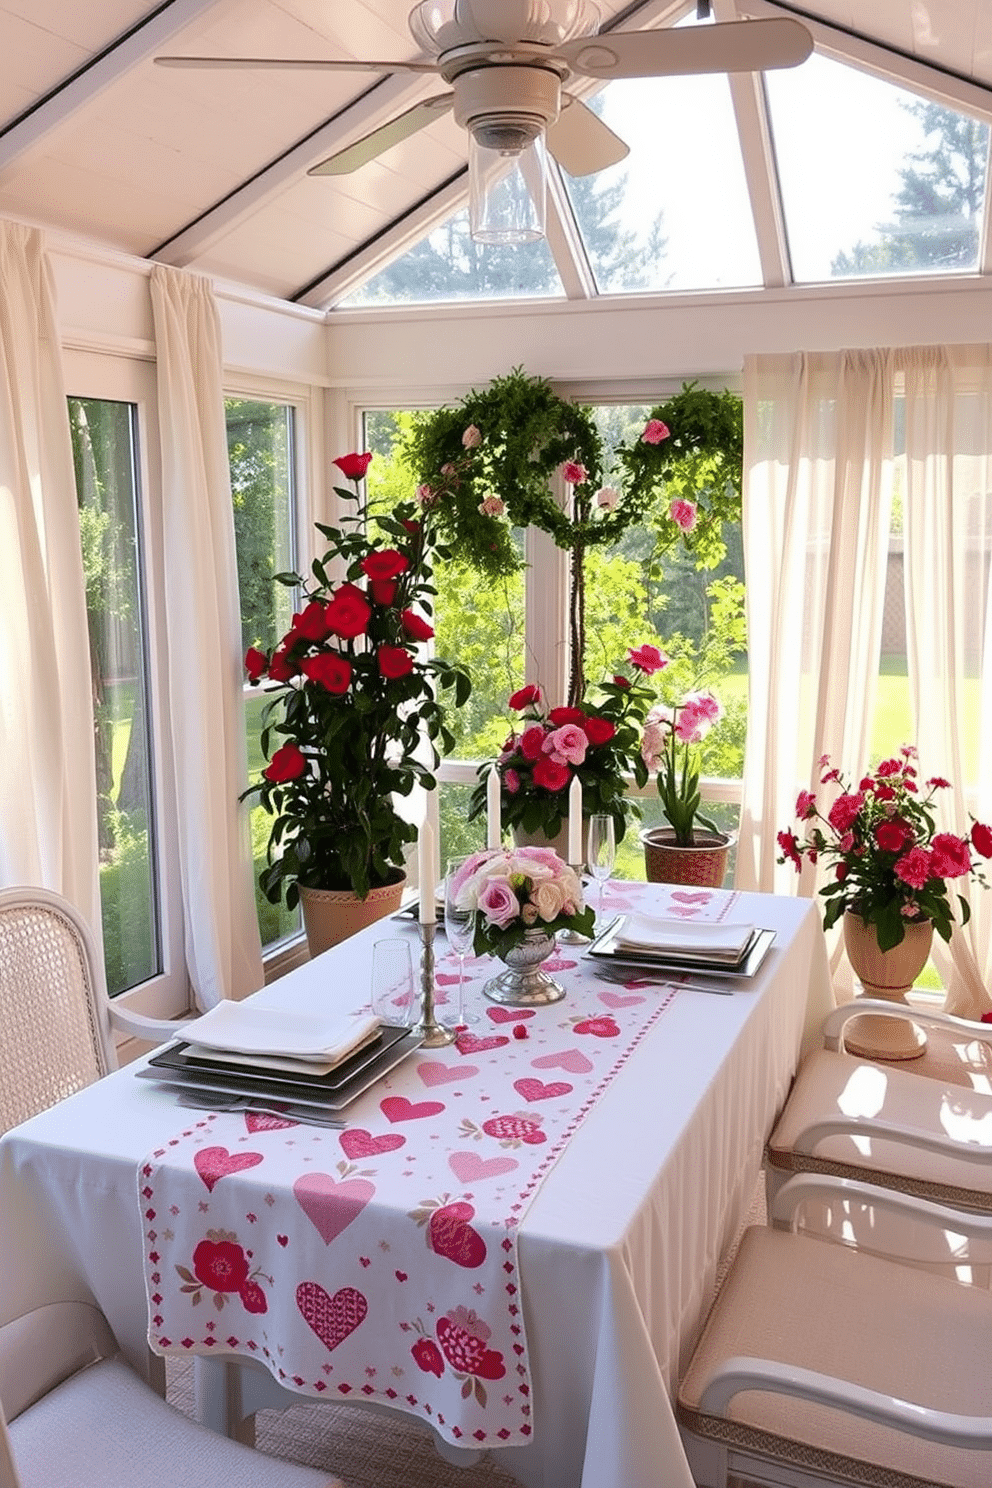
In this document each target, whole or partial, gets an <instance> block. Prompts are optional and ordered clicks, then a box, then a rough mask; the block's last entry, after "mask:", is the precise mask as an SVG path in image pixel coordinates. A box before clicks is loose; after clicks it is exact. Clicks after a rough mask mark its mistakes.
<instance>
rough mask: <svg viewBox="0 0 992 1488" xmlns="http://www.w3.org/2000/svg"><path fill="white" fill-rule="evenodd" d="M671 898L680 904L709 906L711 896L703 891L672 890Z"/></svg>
mask: <svg viewBox="0 0 992 1488" xmlns="http://www.w3.org/2000/svg"><path fill="white" fill-rule="evenodd" d="M672 898H673V899H676V900H678V901H679V903H681V904H709V902H710V900H711V899H712V898H713V895H712V894H709V893H707V892H706V890H705V889H673V890H672Z"/></svg>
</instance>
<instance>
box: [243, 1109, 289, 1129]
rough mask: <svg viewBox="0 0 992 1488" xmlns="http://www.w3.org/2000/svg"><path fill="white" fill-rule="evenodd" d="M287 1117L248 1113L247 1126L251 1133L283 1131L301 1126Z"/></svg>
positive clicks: (261, 1112) (260, 1112)
mask: <svg viewBox="0 0 992 1488" xmlns="http://www.w3.org/2000/svg"><path fill="white" fill-rule="evenodd" d="M299 1124H300V1123H299V1122H298V1121H290V1120H289V1118H288V1117H287V1116H270V1115H269V1113H268V1112H267V1111H246V1112H245V1126H246V1127H247V1129H248V1131H250V1132H263V1131H282V1130H284V1128H285V1127H287V1126H299Z"/></svg>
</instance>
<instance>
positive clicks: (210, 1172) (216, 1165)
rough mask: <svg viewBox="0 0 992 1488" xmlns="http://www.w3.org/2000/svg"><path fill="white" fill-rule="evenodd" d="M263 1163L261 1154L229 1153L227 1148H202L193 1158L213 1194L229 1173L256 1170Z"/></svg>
mask: <svg viewBox="0 0 992 1488" xmlns="http://www.w3.org/2000/svg"><path fill="white" fill-rule="evenodd" d="M261 1161H262V1154H261V1153H260V1152H228V1150H227V1148H226V1147H201V1148H200V1150H199V1152H198V1153H197V1154H196V1156H195V1157H194V1158H193V1166H194V1167H195V1168H196V1171H197V1172H198V1173H199V1175H200V1177H201V1178H202V1179H203V1181H204V1183H205V1184H206V1185H207V1188H208V1189H209V1190H210V1192H211V1193H213V1191H214V1185H215V1184H216V1183H219V1182H220V1180H221V1179H222V1178H225V1177H226V1176H227V1174H228V1173H243V1172H244V1170H245V1168H254V1167H257V1166H258V1164H259V1163H260V1162H261Z"/></svg>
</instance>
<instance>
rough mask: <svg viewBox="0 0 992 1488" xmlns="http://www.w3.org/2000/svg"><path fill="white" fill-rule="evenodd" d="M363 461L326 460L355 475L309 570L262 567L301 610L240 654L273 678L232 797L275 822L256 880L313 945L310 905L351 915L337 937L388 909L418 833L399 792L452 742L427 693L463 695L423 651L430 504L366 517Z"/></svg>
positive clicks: (317, 937)
mask: <svg viewBox="0 0 992 1488" xmlns="http://www.w3.org/2000/svg"><path fill="white" fill-rule="evenodd" d="M371 459H372V456H371V454H367V453H366V454H349V455H344V456H342V457H341V458H340V459H338V460H335V462H334V463H335V465H337V466H338V468H339V469H340V470H341V472H342V474H343V475H344V477H345V478H346V479H347V480H349V481H350V482H351V483H352V489H346V488H344V487H335V492H336V494H337V495H338V496H339V497H340V499H341V501H342V502H345V503H348V507H346V512H347V514H346V515H345V516H344V517H343V518H342V520H341V524H340V526H338V527H331V526H325V525H323V524H322V523H319V522H318V523H317V524H316V525H317V530H318V531H319V532H320V533H321V534H322V536H323V537H324V538H325V539H326V541H327V550H326V551H325V553H324V554H323V556H322V557H321V558H318V559H316V560H315V561H314V563H313V565H312V569H311V577H310V578H309V579H304V578H302V577H301V576H300V575H299V574H295V573H280V574H276V575H275V576H274V582H276V583H279V584H283V585H286V586H289V587H292V588H294V589H296V590H297V592H298V594H299V601H298V604H299V608H298V609H297V611H296V613H295V614H294V615H293V618H292V623H291V625H290V628H289V630H288V631H287V633H286V634H285V635H284V636H283V637H282V639H281V640H280V641H279V642H278V644H277V645H276V646H275V647H274V648H273V650H272V652H271V654H267V653H266V652H264V651H261V650H259V649H257V648H256V647H252V648H250V649H249V651H248V653H247V656H246V658H245V666H246V670H247V672H248V677H249V680H250V681H251V682H252V683H253V684H259V683H261V682H262V681H263V680H267V681H268V682H269V683H270V684H271V686H270V687H269V688H268V691H269V692H270V693H271V698H270V699H269V701H268V702H266V704H265V707H264V708H263V710H262V720H261V721H262V732H261V746H262V752H263V754H264V755H265V758H266V759H267V760H268V762H269V763H268V765H267V766H266V768H265V769H264V770H263V771H262V777H261V779H260V780H259V781H257V782H256V783H255V784H254V785H252V786H251V787H250V788H249V789H248V790H247V791H246V792H245V793H244V797H251V796H256V795H257V797H258V800H259V802H260V804H261V805H262V806H263V807H264V809H265V810H266V811H267V812H268V813H269V814H270V815H271V816H272V817H273V822H272V826H271V829H270V836H269V843H268V852H267V866H266V867H265V868H264V870H263V871H262V873H261V874H260V876H259V883H260V886H261V888H262V892H263V893H264V894H265V896H266V898H267V899H268V900H269V901H270V903H273V904H274V903H277V902H278V901H279V899H280V897H281V896H283V895H284V896H285V901H286V904H287V907H288V908H290V909H292V908H293V907H294V906H295V904H296V903H297V900H299V901H300V902H301V903H302V907H303V914H304V923H305V925H306V928H307V935H308V940H309V941H310V946H311V953H312V954H316V951H317V950H319V949H325V948H326V946H327V945H330V944H333V943H334V940H335V938H337V939H340V938H342V936H341V934H339V933H338V932H337V931H330V932H327V931H323V930H317V929H316V928H312V926H314V922H315V913H316V909H317V907H318V906H319V905H326V904H328V903H330V904H332V905H342V904H343V905H344V906H345V907H346V908H347V909H349V910H350V912H351V919H350V921H349V924H348V927H347V928H345V930H344V933H346V934H350V933H351V932H352V930H354V929H355V928H358V925H359V924H360V923H363V922H364V923H367V922H368V921H370V920H372V919H376V918H378V917H379V916H380V915H382V914H387V913H389V912H390V911H391V909H393V908H395V907H396V906H397V905H398V903H399V898H400V895H401V893H402V889H403V881H404V872H403V865H404V859H405V849H406V848H407V845H408V844H409V843H412V842H413V841H414V840H415V838H416V835H417V829H416V827H415V826H414V825H413V824H412V823H411V822H409V821H407V820H405V818H404V817H403V816H402V815H401V814H400V812H399V811H398V810H397V805H396V800H397V797H400V796H408V795H409V794H410V792H411V791H412V790H413V788H414V786H415V785H422V786H424V787H425V788H426V789H427V790H433V789H434V787H435V784H436V782H435V779H434V775H433V773H432V772H433V769H434V768H435V767H436V765H437V761H438V759H439V757H440V755H439V749H440V750H447V749H450V747H451V745H452V742H453V741H452V738H451V735H450V733H449V732H448V730H447V729H446V728H445V725H444V707H443V706H442V703H441V702H440V701H439V696H438V694H439V691H450V692H451V693H452V694H453V701H454V705H455V706H456V707H457V706H460V705H461V704H463V703H464V702H465V701H466V700H467V698H468V696H469V693H470V690H471V684H470V681H469V678H468V675H467V673H466V672H465V671H464V670H463V669H461V668H460V667H456V666H452V665H450V664H449V663H448V662H445V661H441V660H439V659H437V658H433V657H428V656H426V655H425V653H424V650H423V643H424V642H426V641H429V640H430V638H431V637H432V635H433V634H434V632H433V629H432V627H431V625H430V621H429V617H430V615H431V603H430V600H431V596H432V594H433V592H434V591H433V589H432V587H431V563H430V559H431V553H432V531H431V510H430V508H429V507H427V506H423V505H420V506H418V505H417V504H415V503H414V502H405V503H402V504H401V505H399V506H397V507H396V508H395V509H394V510H393V511H392V512H389V513H376V514H375V517H374V519H372V518H370V515H369V510H368V502H367V499H365V498H363V496H362V494H361V486H362V481H363V479H364V477H365V473H366V471H367V469H368V466H369V462H370V461H371ZM244 797H243V798H242V799H244ZM370 901H371V902H370ZM356 904H358V905H361V906H362V908H361V909H358V910H357V912H356Z"/></svg>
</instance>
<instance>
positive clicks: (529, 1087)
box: [513, 1075, 574, 1101]
mask: <svg viewBox="0 0 992 1488" xmlns="http://www.w3.org/2000/svg"><path fill="white" fill-rule="evenodd" d="M513 1088H514V1090H515V1091H516V1092H517V1094H518V1095H522V1096H523V1098H524V1100H525V1101H539V1100H552V1099H553V1098H554V1096H556V1095H568V1093H569V1091H570V1090H572V1089H573V1088H574V1087H573V1086H571V1085H567V1084H566V1083H565V1081H564V1080H554V1081H552V1083H551V1084H550V1085H545V1083H544V1081H543V1080H535V1079H534V1078H533V1077H531V1076H529V1075H528V1076H525V1077H524V1079H522V1080H514V1082H513Z"/></svg>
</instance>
